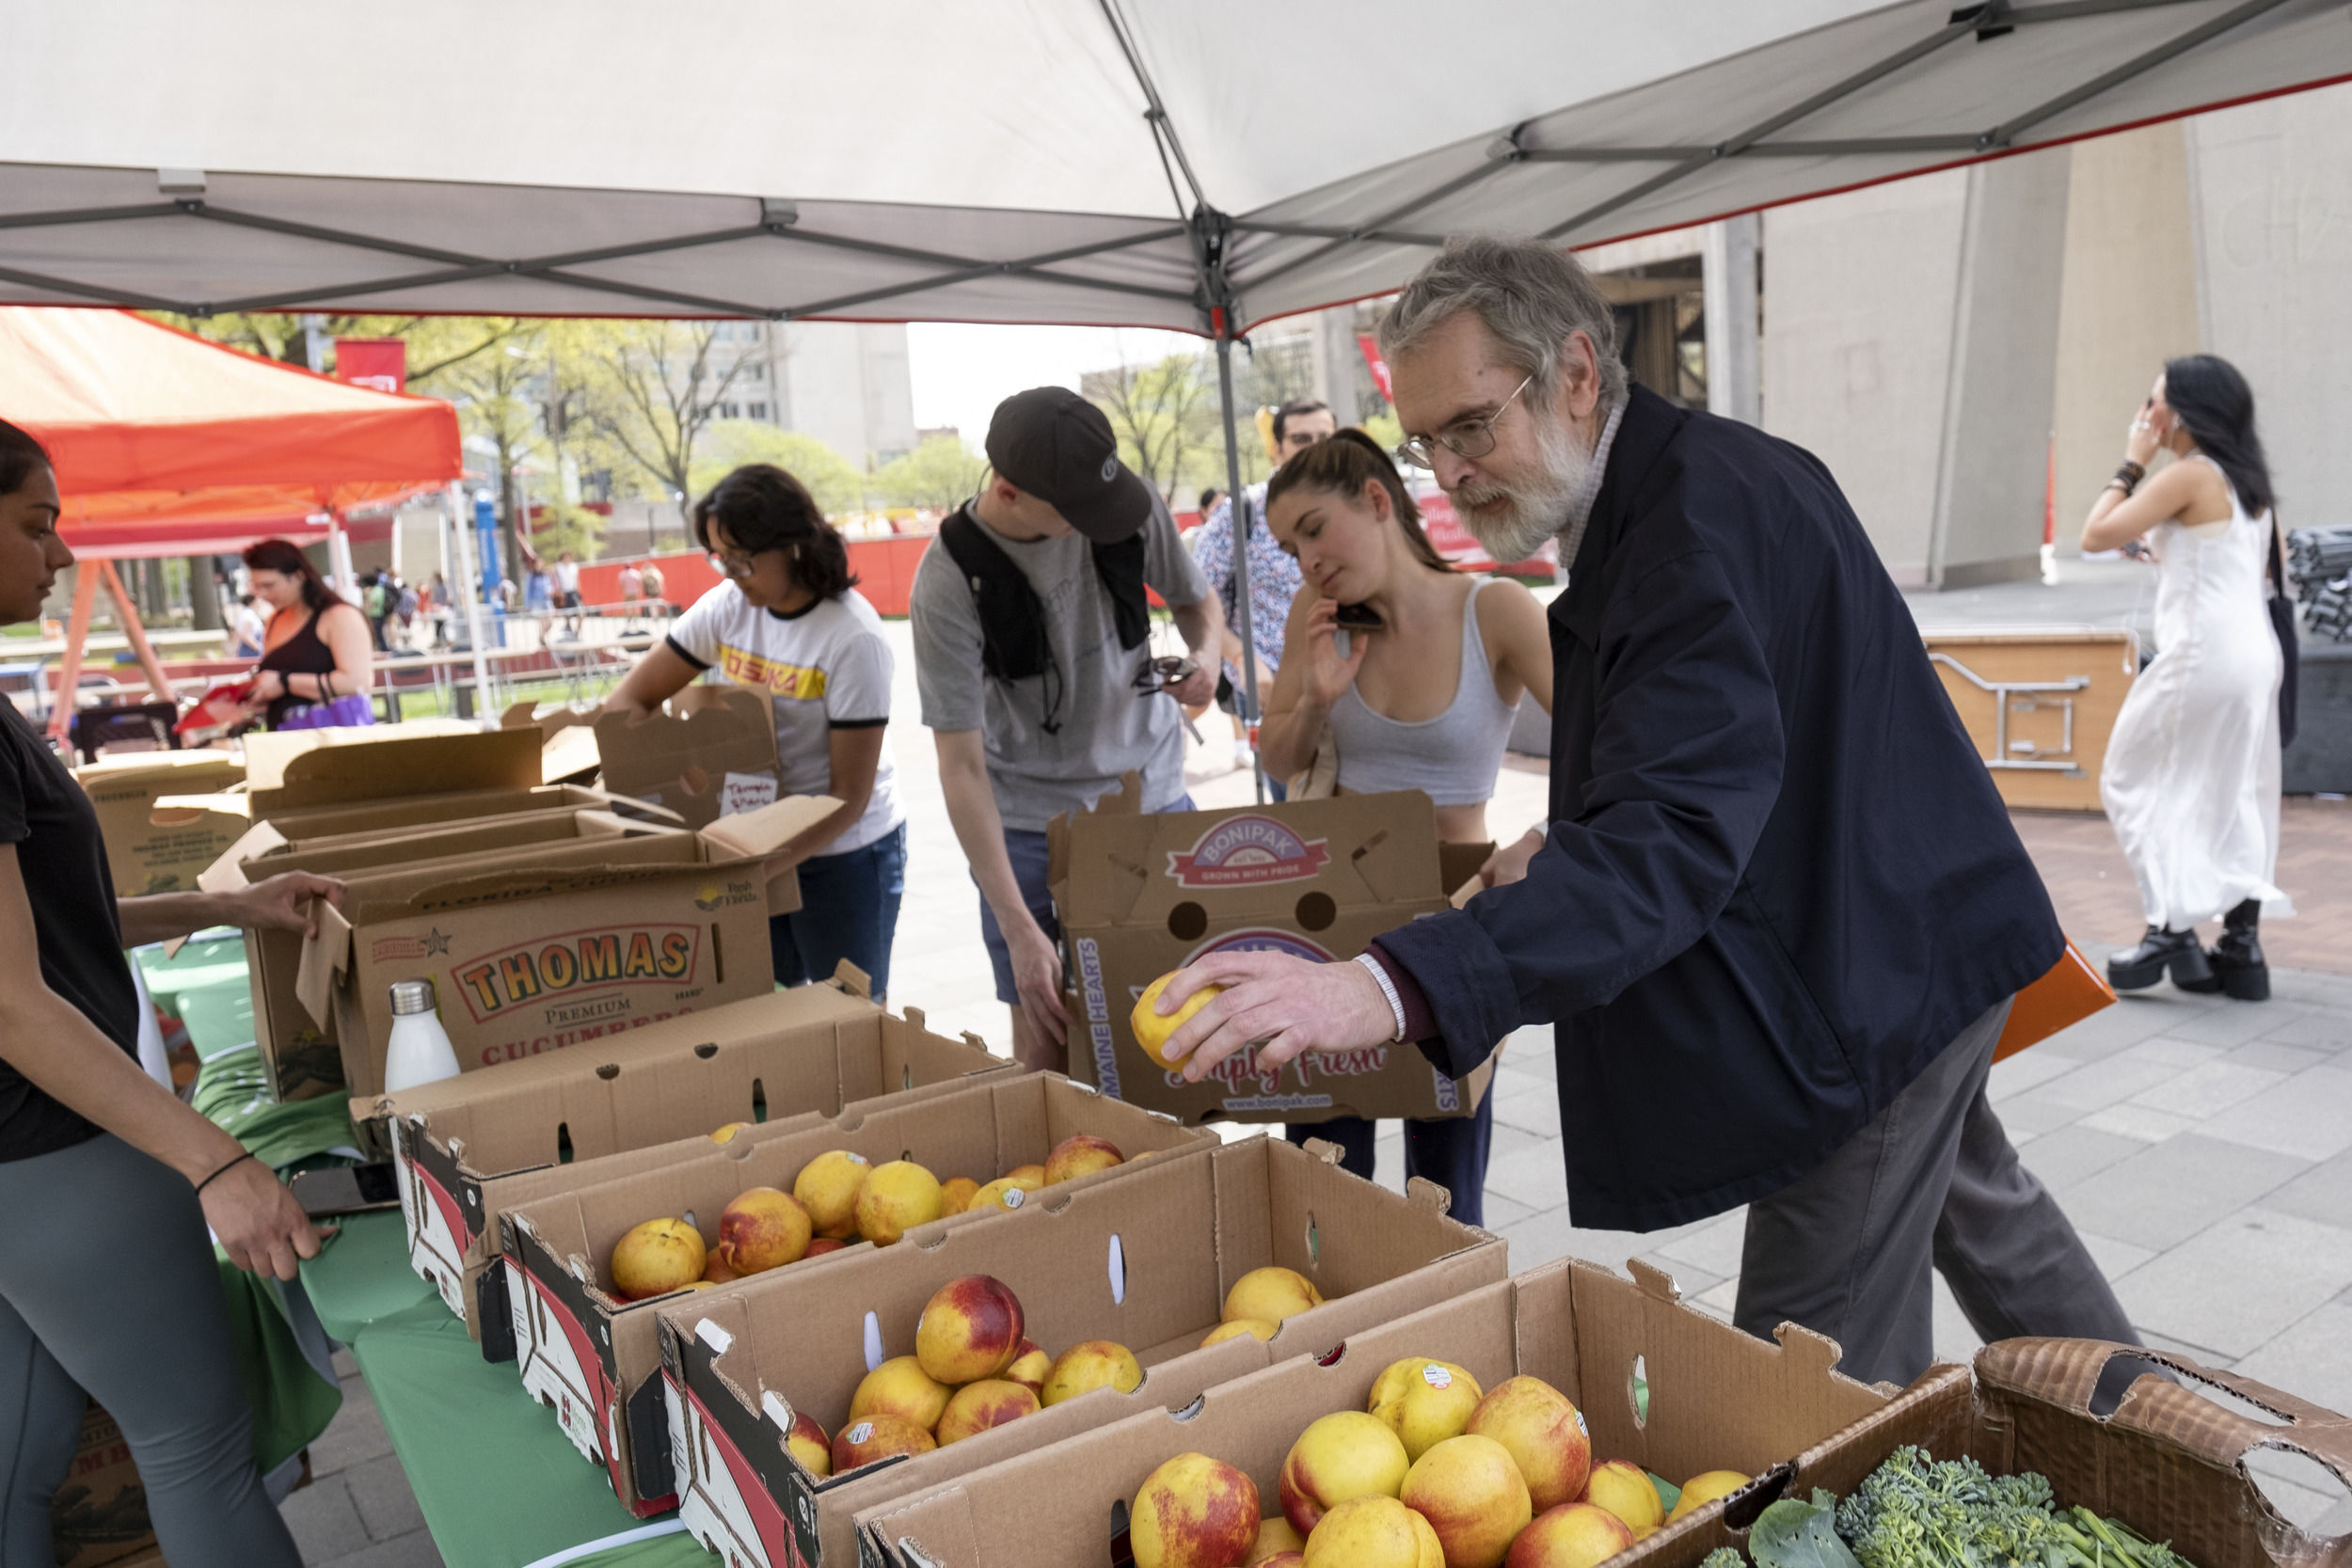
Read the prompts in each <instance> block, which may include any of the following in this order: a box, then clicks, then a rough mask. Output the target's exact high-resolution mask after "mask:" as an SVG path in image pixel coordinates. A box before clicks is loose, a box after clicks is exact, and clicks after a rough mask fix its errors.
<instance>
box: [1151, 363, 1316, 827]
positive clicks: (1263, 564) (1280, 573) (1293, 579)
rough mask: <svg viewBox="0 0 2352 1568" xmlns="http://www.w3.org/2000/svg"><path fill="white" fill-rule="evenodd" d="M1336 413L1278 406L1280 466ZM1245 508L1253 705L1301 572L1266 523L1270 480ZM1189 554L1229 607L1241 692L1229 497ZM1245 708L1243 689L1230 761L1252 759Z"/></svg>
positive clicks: (1229, 635)
mask: <svg viewBox="0 0 2352 1568" xmlns="http://www.w3.org/2000/svg"><path fill="white" fill-rule="evenodd" d="M1339 427H1340V426H1339V420H1337V419H1336V418H1334V417H1333V415H1332V413H1331V405H1330V404H1327V403H1325V402H1323V401H1322V400H1321V399H1318V398H1293V399H1291V401H1290V402H1288V403H1286V404H1282V406H1281V407H1279V408H1278V409H1276V410H1275V411H1274V453H1275V456H1274V462H1275V466H1276V467H1280V466H1281V465H1283V464H1284V463H1287V462H1289V461H1290V460H1291V458H1292V457H1294V456H1295V455H1296V454H1297V453H1299V452H1302V451H1306V450H1307V449H1308V448H1309V447H1311V446H1313V445H1314V444H1315V443H1316V442H1317V441H1321V440H1323V439H1325V438H1326V437H1327V436H1330V435H1331V434H1332V433H1333V432H1334V431H1336V430H1338V429H1339ZM1242 515H1243V519H1244V522H1245V524H1246V526H1247V528H1248V540H1249V623H1250V632H1251V638H1250V640H1251V641H1253V642H1254V643H1256V645H1257V655H1258V700H1257V702H1256V704H1255V705H1253V706H1254V708H1255V710H1256V711H1258V712H1263V711H1264V709H1265V699H1266V696H1267V694H1268V693H1270V692H1271V691H1272V690H1273V689H1274V673H1275V671H1276V670H1277V669H1279V668H1280V666H1281V663H1282V626H1283V623H1284V622H1285V621H1287V620H1288V619H1289V618H1290V612H1291V600H1292V598H1293V597H1295V595H1296V594H1297V593H1298V586H1299V582H1300V580H1301V579H1300V578H1299V575H1298V562H1297V561H1296V560H1295V559H1294V558H1293V557H1292V556H1291V555H1290V554H1289V553H1288V552H1287V551H1285V550H1284V549H1283V548H1282V546H1279V545H1278V544H1276V543H1275V542H1274V535H1273V533H1272V531H1270V530H1268V529H1267V527H1266V526H1265V485H1264V484H1263V483H1257V484H1252V485H1251V486H1249V488H1248V489H1247V490H1245V491H1243V492H1242ZM1188 543H1190V545H1191V546H1192V559H1193V561H1194V562H1195V563H1196V564H1198V565H1199V566H1200V575H1201V576H1202V577H1205V578H1208V579H1209V586H1210V588H1211V589H1213V590H1214V591H1215V592H1216V596H1217V601H1218V603H1220V604H1221V605H1223V606H1224V608H1225V679H1226V681H1227V682H1229V683H1230V684H1231V686H1232V689H1233V691H1234V692H1235V693H1236V694H1238V693H1239V691H1240V689H1241V682H1242V669H1241V654H1242V648H1241V637H1240V635H1239V633H1238V632H1236V630H1235V629H1234V628H1235V627H1237V626H1239V625H1240V624H1241V610H1240V604H1239V599H1240V590H1239V589H1237V588H1236V587H1235V586H1234V581H1233V507H1232V498H1230V497H1228V498H1227V499H1226V500H1225V501H1224V502H1223V503H1222V504H1220V505H1219V506H1218V507H1217V509H1216V511H1215V512H1214V513H1212V514H1211V515H1209V516H1208V518H1207V519H1206V520H1204V521H1203V522H1202V523H1201V525H1200V527H1199V528H1198V529H1196V530H1194V531H1193V534H1192V537H1191V539H1190V540H1189V541H1188ZM1241 708H1242V705H1241V703H1240V702H1239V701H1238V695H1237V696H1236V701H1235V703H1234V706H1233V710H1232V711H1233V713H1234V728H1235V732H1236V733H1235V734H1234V736H1233V766H1234V767H1236V768H1247V767H1248V766H1249V741H1248V736H1246V735H1245V734H1243V733H1240V732H1241V717H1240V716H1241ZM1267 784H1269V785H1270V786H1271V788H1272V789H1273V792H1274V798H1275V799H1276V800H1280V799H1281V798H1282V784H1281V781H1279V780H1273V779H1270V780H1268V781H1267Z"/></svg>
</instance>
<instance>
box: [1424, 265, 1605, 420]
mask: <svg viewBox="0 0 2352 1568" xmlns="http://www.w3.org/2000/svg"><path fill="white" fill-rule="evenodd" d="M1464 310H1470V311H1473V312H1475V313H1476V314H1477V316H1478V319H1479V320H1480V321H1482V322H1484V323H1485V324H1486V330H1487V331H1489V332H1491V333H1493V334H1494V335H1495V337H1496V339H1497V340H1499V341H1501V342H1502V348H1503V352H1504V353H1505V354H1506V355H1507V356H1509V357H1510V359H1511V362H1512V363H1513V364H1515V365H1517V366H1518V368H1519V369H1520V370H1522V371H1525V372H1527V373H1528V374H1529V375H1531V376H1532V377H1534V379H1533V380H1532V381H1531V382H1530V383H1529V384H1528V390H1529V391H1530V392H1531V393H1533V394H1534V398H1533V400H1532V401H1534V402H1536V403H1538V404H1549V403H1550V402H1551V400H1552V398H1553V397H1554V396H1555V395H1556V394H1557V393H1558V391H1559V389H1560V356H1561V350H1562V346H1563V345H1564V344H1565V343H1566V342H1567V341H1568V335H1569V334H1570V333H1572V332H1581V333H1583V334H1584V336H1586V337H1587V338H1590V339H1591V340H1592V341H1593V353H1594V356H1596V357H1597V359H1598V360H1599V362H1600V406H1601V407H1602V408H1604V409H1606V408H1613V407H1615V406H1616V405H1617V404H1620V403H1623V402H1624V401H1625V383H1626V376H1625V362H1624V361H1623V360H1621V359H1619V358H1618V357H1617V318H1616V314H1615V312H1614V311H1613V310H1612V309H1610V306H1609V301H1608V299H1607V298H1606V297H1605V296H1604V295H1603V294H1602V293H1601V292H1600V288H1599V285H1597V284H1596V283H1595V282H1594V281H1593V275H1592V274H1591V273H1589V272H1587V271H1585V270H1584V263H1583V262H1581V261H1578V260H1577V259H1576V258H1575V257H1573V256H1571V255H1569V254H1568V253H1567V252H1566V251H1565V250H1561V249H1558V248H1556V247H1555V246H1553V245H1549V243H1547V242H1545V241H1543V240H1538V239H1501V238H1497V237H1494V236H1491V235H1485V234H1470V235H1461V236H1457V237H1455V238H1454V239H1451V240H1448V241H1447V242H1446V243H1445V248H1444V249H1442V250H1440V251H1438V254H1437V256H1436V258H1435V259H1434V260H1432V261H1430V263H1429V264H1428V265H1427V266H1425V267H1423V268H1422V269H1421V271H1420V272H1419V273H1417V274H1415V275H1414V277H1413V280H1412V281H1411V282H1410V283H1407V284H1406V285H1405V292H1404V293H1401V294H1399V295H1397V299H1396V303H1395V304H1394V305H1393V306H1391V308H1390V309H1389V313H1388V314H1387V315H1386V316H1384V317H1383V318H1381V322H1380V352H1381V354H1382V355H1383V356H1385V357H1387V358H1389V359H1391V360H1393V359H1394V358H1395V357H1396V356H1398V355H1400V354H1402V353H1404V352H1405V351H1406V350H1407V349H1410V348H1412V347H1413V346H1414V345H1415V344H1417V343H1419V342H1420V341H1422V339H1424V338H1426V337H1427V336H1428V335H1429V334H1430V333H1431V332H1433V331H1435V330H1436V329H1437V328H1438V326H1440V325H1443V324H1444V323H1446V322H1448V321H1451V320H1452V319H1453V318H1454V316H1455V315H1456V314H1458V313H1459V312H1461V311H1464Z"/></svg>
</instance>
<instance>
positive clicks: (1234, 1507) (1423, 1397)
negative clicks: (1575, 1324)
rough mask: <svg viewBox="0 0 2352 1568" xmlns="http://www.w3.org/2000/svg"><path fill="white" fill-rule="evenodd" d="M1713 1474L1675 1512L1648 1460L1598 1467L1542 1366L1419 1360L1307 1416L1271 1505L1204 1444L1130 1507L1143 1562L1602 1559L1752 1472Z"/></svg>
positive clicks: (1188, 1565) (1131, 1531) (1251, 1565)
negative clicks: (1275, 1508) (1474, 1369)
mask: <svg viewBox="0 0 2352 1568" xmlns="http://www.w3.org/2000/svg"><path fill="white" fill-rule="evenodd" d="M1748 1481H1749V1478H1748V1477H1746V1476H1743V1475H1740V1474H1738V1473H1737V1472H1735V1471H1730V1470H1710V1471H1708V1472H1707V1473H1706V1474H1705V1475H1700V1476H1694V1477H1692V1479H1691V1480H1690V1481H1688V1482H1687V1483H1685V1484H1684V1486H1683V1487H1682V1488H1681V1493H1680V1497H1679V1499H1678V1500H1677V1502H1676V1504H1675V1508H1674V1512H1673V1513H1667V1511H1666V1509H1665V1505H1664V1498H1663V1497H1662V1496H1661V1493H1660V1491H1659V1488H1658V1487H1657V1486H1656V1485H1654V1484H1652V1482H1651V1480H1650V1478H1649V1476H1648V1475H1647V1474H1646V1473H1645V1472H1644V1471H1643V1470H1642V1468H1641V1467H1640V1466H1639V1465H1633V1464H1631V1463H1629V1462H1628V1461H1626V1460H1622V1459H1612V1460H1605V1461H1603V1462H1601V1463H1600V1464H1597V1465H1596V1464H1594V1463H1593V1459H1592V1438H1591V1434H1590V1431H1589V1429H1588V1428H1587V1426H1586V1425H1585V1421H1584V1417H1583V1414H1582V1413H1581V1411H1579V1410H1578V1409H1577V1408H1576V1406H1575V1405H1574V1404H1572V1403H1571V1402H1569V1401H1568V1398H1567V1396H1566V1395H1565V1394H1563V1393H1561V1392H1560V1391H1559V1390H1558V1389H1557V1388H1554V1387H1553V1386H1551V1385H1549V1384H1548V1383H1546V1382H1544V1381H1543V1380H1542V1379H1540V1378H1534V1377H1525V1376H1522V1377H1514V1378H1511V1379H1509V1380H1508V1381H1506V1382H1503V1383H1500V1384H1497V1385H1496V1386H1494V1388H1493V1389H1492V1390H1490V1391H1489V1390H1481V1389H1480V1387H1479V1386H1478V1382H1477V1380H1476V1379H1475V1378H1473V1377H1471V1376H1470V1373H1469V1372H1468V1371H1467V1370H1464V1369H1462V1368H1460V1367H1457V1366H1455V1365H1454V1364H1453V1363H1452V1362H1448V1361H1438V1360H1432V1359H1428V1358H1425V1357H1421V1356H1410V1357H1407V1358H1406V1359H1405V1360H1402V1361H1398V1362H1394V1363H1392V1364H1391V1365H1390V1366H1389V1367H1388V1368H1387V1369H1386V1370H1383V1371H1382V1372H1381V1374H1380V1376H1379V1378H1378V1379H1377V1380H1376V1381H1375V1383H1374V1385H1373V1388H1372V1397H1371V1398H1370V1400H1368V1401H1367V1402H1366V1408H1365V1409H1364V1410H1360V1411H1353V1410H1343V1411H1340V1412H1338V1413H1337V1414H1334V1415H1329V1416H1325V1417H1323V1418H1321V1419H1319V1420H1316V1421H1314V1422H1312V1423H1311V1424H1310V1425H1309V1426H1308V1428H1307V1430H1306V1431H1304V1432H1303V1433H1299V1436H1298V1440H1297V1441H1296V1442H1295V1443H1294V1444H1292V1445H1291V1449H1290V1452H1289V1454H1288V1455H1287V1456H1286V1457H1285V1458H1284V1459H1283V1461H1282V1468H1281V1473H1280V1475H1279V1478H1278V1481H1277V1492H1278V1495H1279V1496H1278V1502H1279V1512H1278V1513H1272V1514H1268V1515H1264V1516H1263V1517H1262V1516H1261V1514H1260V1512H1259V1509H1260V1502H1259V1497H1258V1487H1257V1483H1256V1482H1255V1481H1252V1480H1251V1479H1250V1478H1249V1476H1248V1473H1247V1472H1245V1471H1243V1470H1240V1469H1238V1468H1236V1467H1234V1466H1233V1465H1228V1464H1226V1463H1224V1462H1223V1461H1222V1460H1217V1459H1213V1458H1211V1457H1210V1456H1208V1455H1207V1454H1200V1453H1185V1454H1179V1455H1177V1456H1176V1457H1175V1458H1173V1459H1171V1460H1169V1461H1168V1463H1166V1464H1164V1465H1161V1466H1159V1468H1157V1469H1155V1470H1153V1471H1152V1474H1151V1476H1150V1477H1149V1478H1148V1479H1147V1480H1146V1481H1144V1483H1143V1487H1142V1490H1140V1491H1139V1492H1137V1493H1136V1497H1135V1501H1134V1503H1133V1505H1132V1506H1131V1508H1130V1510H1129V1519H1128V1537H1129V1543H1130V1544H1131V1546H1132V1547H1133V1549H1134V1552H1135V1560H1136V1565H1137V1568H1342V1565H1344V1568H1594V1565H1596V1564H1597V1563H1601V1562H1604V1561H1606V1560H1608V1559H1610V1558H1612V1557H1613V1556H1615V1555H1616V1554H1617V1553H1619V1552H1621V1551H1623V1550H1625V1549H1626V1548H1627V1547H1629V1546H1630V1545H1632V1544H1634V1543H1635V1542H1636V1541H1639V1540H1641V1539H1643V1538H1644V1537H1645V1536H1647V1535H1649V1534H1651V1533H1653V1532H1654V1531H1656V1530H1657V1529H1659V1528H1661V1526H1663V1525H1665V1524H1667V1523H1669V1522H1670V1521H1672V1520H1674V1519H1678V1518H1680V1517H1682V1515H1683V1514H1685V1513H1690V1512H1691V1511H1692V1510H1693V1509H1696V1508H1698V1507H1700V1506H1702V1505H1704V1504H1706V1503H1708V1502H1711V1501H1713V1500H1714V1499H1715V1498H1718V1497H1726V1496H1728V1495H1730V1494H1731V1493H1733V1492H1735V1491H1737V1490H1739V1489H1740V1487H1742V1486H1745V1485H1746V1484H1747V1483H1748Z"/></svg>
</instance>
